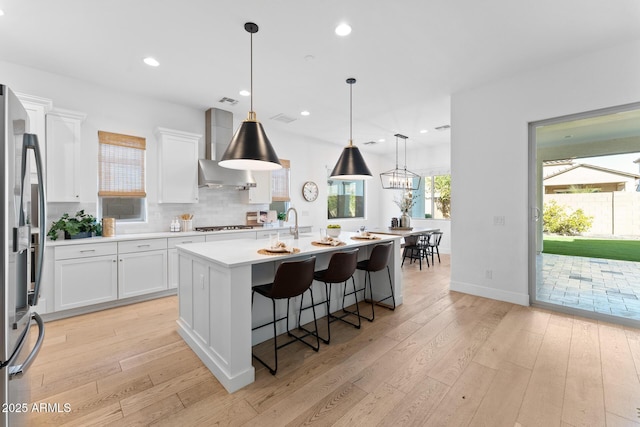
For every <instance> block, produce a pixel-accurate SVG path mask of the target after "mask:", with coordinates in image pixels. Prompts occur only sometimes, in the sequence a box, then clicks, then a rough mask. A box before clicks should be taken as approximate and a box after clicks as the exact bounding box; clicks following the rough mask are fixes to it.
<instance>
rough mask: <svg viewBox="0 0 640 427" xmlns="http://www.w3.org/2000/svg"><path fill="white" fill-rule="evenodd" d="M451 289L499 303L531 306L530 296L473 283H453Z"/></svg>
mask: <svg viewBox="0 0 640 427" xmlns="http://www.w3.org/2000/svg"><path fill="white" fill-rule="evenodd" d="M449 289H451V290H452V291H456V292H463V293H465V294H471V295H475V296H479V297H484V298H490V299H495V300H498V301H505V302H510V303H512V304H518V305H524V306H528V305H529V294H520V293H516V292H509V291H503V290H501V289H495V288H488V287H486V286H479V285H474V284H471V283H463V282H454V281H451V283H450V284H449Z"/></svg>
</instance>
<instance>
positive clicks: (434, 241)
mask: <svg viewBox="0 0 640 427" xmlns="http://www.w3.org/2000/svg"><path fill="white" fill-rule="evenodd" d="M442 234H443V232H442V231H434V232H433V233H431V238H430V239H429V241H428V243H427V250H428V254H430V255H431V264H434V261H433V253H434V251H435V253H436V254H438V264H440V249H439V247H440V241H441V240H442ZM427 262H429V261H428V260H427Z"/></svg>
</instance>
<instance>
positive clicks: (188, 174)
mask: <svg viewBox="0 0 640 427" xmlns="http://www.w3.org/2000/svg"><path fill="white" fill-rule="evenodd" d="M155 135H156V138H158V162H159V163H158V178H159V179H158V181H159V182H158V184H159V188H158V203H198V141H200V138H201V137H202V135H197V134H194V133H188V132H182V131H177V130H172V129H166V128H157V129H156V130H155Z"/></svg>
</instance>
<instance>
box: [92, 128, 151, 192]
mask: <svg viewBox="0 0 640 427" xmlns="http://www.w3.org/2000/svg"><path fill="white" fill-rule="evenodd" d="M98 140H99V142H100V144H99V151H98V196H100V197H146V195H147V194H146V192H145V181H144V177H145V173H144V166H145V149H146V141H145V139H144V138H140V137H137V136H130V135H122V134H116V133H110V132H103V131H98Z"/></svg>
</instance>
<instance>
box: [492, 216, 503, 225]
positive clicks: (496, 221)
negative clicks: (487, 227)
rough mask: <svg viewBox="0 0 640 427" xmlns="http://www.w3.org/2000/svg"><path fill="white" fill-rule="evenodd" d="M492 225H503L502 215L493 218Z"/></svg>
mask: <svg viewBox="0 0 640 427" xmlns="http://www.w3.org/2000/svg"><path fill="white" fill-rule="evenodd" d="M493 225H504V215H496V216H494V217H493Z"/></svg>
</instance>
